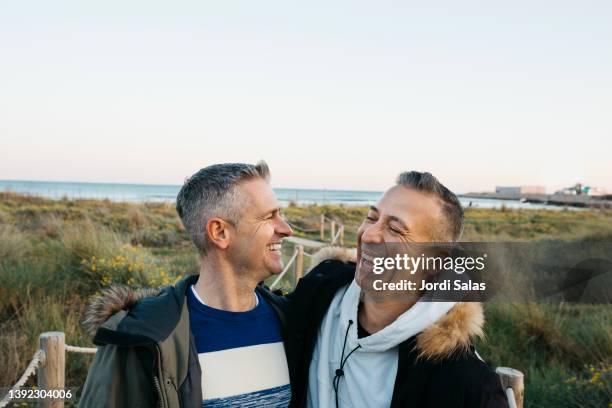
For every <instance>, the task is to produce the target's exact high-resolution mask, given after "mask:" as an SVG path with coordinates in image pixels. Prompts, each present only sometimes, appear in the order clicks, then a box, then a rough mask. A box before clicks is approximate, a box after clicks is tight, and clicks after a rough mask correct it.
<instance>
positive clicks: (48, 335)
mask: <svg viewBox="0 0 612 408" xmlns="http://www.w3.org/2000/svg"><path fill="white" fill-rule="evenodd" d="M39 341H40V348H41V349H42V350H43V351H44V353H45V354H44V359H43V362H42V365H41V366H40V369H39V371H38V388H39V389H41V390H51V389H54V388H55V389H57V388H64V386H65V380H64V375H65V370H66V347H65V346H66V343H65V341H66V338H65V335H64V333H62V332H45V333H42V334H41V335H40V337H39ZM38 407H39V408H63V407H64V400H60V399H45V398H41V399H40V400H39V401H38Z"/></svg>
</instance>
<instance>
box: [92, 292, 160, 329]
mask: <svg viewBox="0 0 612 408" xmlns="http://www.w3.org/2000/svg"><path fill="white" fill-rule="evenodd" d="M157 293H159V289H152V288H142V289H133V288H130V287H128V286H118V285H113V286H111V287H109V288H108V289H104V290H103V291H102V293H101V294H100V295H98V296H96V297H94V298H93V300H92V301H91V303H90V304H89V306H88V307H87V310H86V312H85V319H84V320H83V326H84V327H85V330H86V331H87V333H88V334H89V335H90V336H92V337H93V336H94V335H95V334H96V332H97V331H98V328H99V327H100V326H101V325H102V324H103V323H104V322H105V321H106V320H108V319H109V318H110V317H111V316H112V315H114V314H115V313H117V312H119V311H121V310H126V311H127V310H130V309H131V308H132V307H134V306H135V305H136V303H138V301H139V300H141V299H143V298H146V297H149V296H155V295H156V294H157Z"/></svg>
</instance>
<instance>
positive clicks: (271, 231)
mask: <svg viewBox="0 0 612 408" xmlns="http://www.w3.org/2000/svg"><path fill="white" fill-rule="evenodd" d="M238 190H239V195H238V196H239V197H240V199H243V200H244V202H241V203H239V205H240V206H241V208H242V213H241V215H240V217H239V219H238V222H237V224H236V225H235V227H234V228H233V229H232V231H233V236H232V240H231V243H230V245H229V247H228V256H229V257H230V259H231V261H232V263H233V264H234V266H235V268H236V270H237V271H238V273H239V274H241V275H248V276H252V277H254V278H255V279H256V280H257V281H261V280H264V279H265V278H267V277H269V276H270V275H272V274H277V273H280V272H281V271H282V269H283V264H282V261H281V240H282V238H284V237H288V236H290V235H291V234H293V231H292V230H291V227H290V226H289V224H287V222H285V220H284V219H283V218H282V217H281V214H280V206H279V204H278V201H277V200H276V195H275V194H274V191H272V188H271V187H270V185H269V184H268V182H266V181H265V180H262V179H255V180H251V181H247V182H244V183H241V184H239V185H238Z"/></svg>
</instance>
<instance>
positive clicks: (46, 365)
mask: <svg viewBox="0 0 612 408" xmlns="http://www.w3.org/2000/svg"><path fill="white" fill-rule="evenodd" d="M64 339H65V334H64V333H62V332H44V333H42V334H41V335H40V336H39V344H40V348H39V349H38V350H36V353H34V356H33V357H32V360H31V361H30V362H29V363H28V366H27V367H26V369H25V370H24V372H23V374H22V375H21V377H20V378H19V380H18V381H17V382H16V383H15V385H13V386H12V387H11V388H10V389H9V390H8V392H7V393H6V395H5V396H4V397H3V398H2V399H1V400H0V408H4V407H6V406H8V405H9V404H10V403H11V400H10V396H11V395H12V394H14V393H15V391H17V390H19V389H21V388H22V387H23V386H25V384H26V382H27V381H28V379H29V378H30V377H31V376H32V375H34V374H35V373H36V372H37V371H38V388H39V389H41V390H49V389H58V388H64V386H65V381H64V379H65V375H66V374H65V373H66V357H65V355H66V353H81V354H96V352H97V351H98V349H97V348H95V347H80V346H71V345H69V344H65V342H64ZM38 406H39V407H42V408H48V407H49V408H50V407H53V408H56V407H57V408H61V407H63V406H64V400H63V399H45V398H41V399H39V400H38Z"/></svg>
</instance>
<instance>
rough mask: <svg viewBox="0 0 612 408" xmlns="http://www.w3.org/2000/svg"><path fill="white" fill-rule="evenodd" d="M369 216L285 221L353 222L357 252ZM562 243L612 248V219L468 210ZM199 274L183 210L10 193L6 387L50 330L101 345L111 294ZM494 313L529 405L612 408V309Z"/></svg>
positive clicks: (4, 215) (1, 255) (0, 201)
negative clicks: (95, 306)
mask: <svg viewBox="0 0 612 408" xmlns="http://www.w3.org/2000/svg"><path fill="white" fill-rule="evenodd" d="M366 211H367V209H366V208H362V207H344V206H307V207H297V206H290V207H288V208H286V209H285V216H286V217H287V218H288V219H289V221H290V222H291V223H292V225H294V226H295V227H296V228H295V233H296V235H301V236H305V237H311V238H317V237H318V232H317V231H318V230H317V229H318V221H319V214H321V213H324V214H326V216H328V217H329V218H332V219H335V220H337V221H338V222H342V223H343V224H344V225H345V228H346V229H345V241H346V244H347V245H349V246H350V245H354V244H355V240H356V236H355V232H356V230H357V227H358V226H359V224H360V223H361V220H362V219H363V217H364V216H365V213H366ZM298 228H299V229H298ZM300 231H302V232H300ZM304 231H305V232H304ZM551 238H555V239H564V240H583V241H597V240H604V241H611V240H612V212H604V211H580V212H575V211H544V210H483V209H469V210H467V211H466V228H465V234H464V238H463V239H464V240H465V241H531V240H538V239H551ZM289 249H290V248H289ZM289 252H290V251H287V253H286V254H285V255H284V256H285V258H287V257H288V255H289ZM197 271H198V262H197V256H196V254H195V251H194V249H193V248H192V246H191V243H190V241H189V238H188V236H187V234H186V232H185V231H184V230H183V228H182V225H181V223H180V221H179V219H178V217H177V216H176V214H175V211H174V209H173V207H172V206H171V205H168V204H130V203H113V202H110V201H106V200H57V201H54V200H49V199H44V198H41V197H31V196H23V195H18V194H11V193H0V281H1V282H2V285H1V286H0V367H2V368H3V369H2V370H0V387H8V386H10V385H12V384H13V383H14V382H15V381H16V380H17V379H18V377H19V376H20V375H21V373H22V372H23V370H24V369H25V366H26V365H27V363H28V362H29V360H30V358H31V356H32V355H33V353H34V351H35V350H36V348H37V344H38V335H39V334H40V333H41V332H44V331H50V330H58V331H63V332H65V333H66V342H67V343H68V344H72V345H82V346H92V344H91V341H90V339H89V338H88V336H87V335H86V334H85V332H84V330H83V328H82V327H81V324H80V321H81V320H82V316H83V311H84V310H85V307H86V305H87V302H88V301H89V299H90V298H91V297H92V296H93V295H95V294H96V293H98V292H99V291H100V290H101V289H103V288H104V287H106V286H108V285H110V284H113V283H119V284H128V285H132V286H163V285H168V284H172V283H173V282H175V281H176V280H178V279H180V278H181V277H183V276H185V275H187V274H193V273H197ZM485 310H486V316H487V321H488V323H487V326H486V335H487V340H486V341H483V342H480V343H479V344H478V345H477V349H478V351H479V352H480V354H481V355H482V356H483V357H484V358H485V359H486V360H487V361H488V363H489V364H490V365H491V366H494V367H495V366H500V365H503V366H510V367H514V368H517V369H519V370H521V371H523V372H524V373H525V374H526V406H531V407H551V406H555V407H557V406H559V407H563V406H568V407H583V406H584V407H589V406H593V407H595V406H608V404H609V403H610V402H611V401H612V360H611V358H610V356H612V313H611V312H612V306H610V305H579V304H573V305H569V304H565V305H563V306H561V307H559V305H549V304H523V305H512V304H487V305H486V306H485ZM66 361H67V373H66V379H67V384H68V385H69V386H76V387H78V386H81V385H82V384H83V381H84V379H85V376H86V373H87V369H88V365H89V363H90V361H91V356H88V355H77V354H69V355H68V356H67V359H66Z"/></svg>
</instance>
